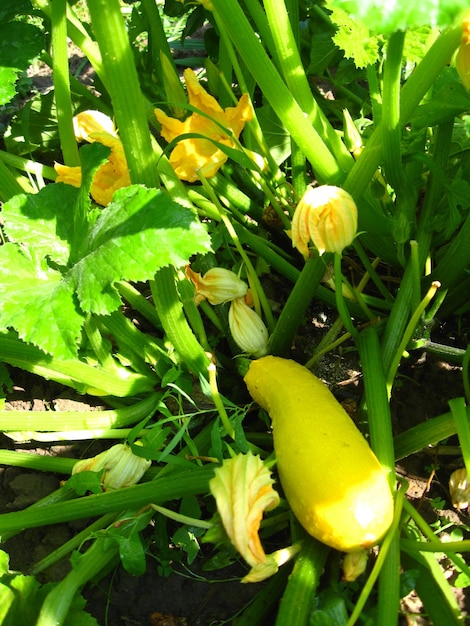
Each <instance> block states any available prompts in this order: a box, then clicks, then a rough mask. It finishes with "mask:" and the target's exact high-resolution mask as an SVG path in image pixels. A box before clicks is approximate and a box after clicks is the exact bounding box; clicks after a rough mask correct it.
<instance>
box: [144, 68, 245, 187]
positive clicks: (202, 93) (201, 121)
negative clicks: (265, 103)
mask: <svg viewBox="0 0 470 626" xmlns="http://www.w3.org/2000/svg"><path fill="white" fill-rule="evenodd" d="M184 78H185V81H186V88H187V91H188V97H189V104H191V105H192V106H193V107H195V109H197V110H196V111H195V112H194V113H192V114H191V115H190V116H189V117H187V118H186V119H185V120H184V121H183V122H182V121H181V120H178V119H176V118H173V117H169V116H168V115H167V114H166V113H164V112H163V111H162V110H161V109H155V116H156V118H157V120H158V121H159V123H160V124H161V125H162V130H161V134H162V137H163V138H164V139H165V140H166V141H168V142H169V143H170V142H171V141H173V140H174V139H176V138H178V137H179V136H180V135H183V134H186V133H195V134H197V135H202V137H192V138H191V139H182V140H181V141H179V142H178V144H177V145H176V146H175V148H174V149H173V150H172V152H171V154H170V163H171V165H172V166H173V169H174V170H175V172H176V174H177V176H178V177H179V178H180V179H181V180H186V181H188V182H194V181H196V180H199V178H198V175H197V172H198V170H201V172H202V173H203V174H204V176H205V177H206V178H210V177H211V176H214V174H216V173H217V171H218V169H219V168H220V167H221V165H223V164H224V163H225V161H226V160H227V158H228V157H227V155H226V154H225V153H224V152H223V151H222V150H220V149H219V148H218V147H217V146H216V145H215V144H214V143H213V141H217V142H218V143H221V144H224V145H226V146H228V147H230V148H236V144H235V141H234V138H235V139H238V137H239V136H240V133H241V132H242V130H243V127H244V126H245V122H249V121H250V120H251V118H252V115H253V113H252V108H251V104H250V99H249V97H248V95H247V94H243V95H242V97H241V98H240V100H239V102H238V104H237V106H236V107H228V108H226V109H225V110H224V109H222V107H221V106H220V105H219V103H218V102H217V100H216V99H215V98H214V97H213V96H211V95H209V94H208V93H207V91H206V90H205V89H204V88H203V87H201V85H200V84H199V81H198V79H197V78H196V74H195V73H194V72H193V70H192V69H189V68H188V69H186V70H185V71H184ZM203 114H204V115H203Z"/></svg>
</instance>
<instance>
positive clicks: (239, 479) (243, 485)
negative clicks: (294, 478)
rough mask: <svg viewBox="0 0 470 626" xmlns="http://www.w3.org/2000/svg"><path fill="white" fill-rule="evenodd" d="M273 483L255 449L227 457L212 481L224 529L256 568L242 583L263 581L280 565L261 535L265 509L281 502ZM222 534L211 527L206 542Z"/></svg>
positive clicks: (249, 562)
mask: <svg viewBox="0 0 470 626" xmlns="http://www.w3.org/2000/svg"><path fill="white" fill-rule="evenodd" d="M273 482H274V481H273V479H272V477H271V472H270V471H269V469H268V468H267V467H266V466H265V465H264V463H263V461H262V460H261V458H260V457H259V456H255V455H253V454H252V453H251V452H249V453H248V454H237V455H236V456H234V457H233V458H231V459H225V460H224V462H223V464H222V465H221V466H220V467H218V468H217V469H216V470H215V476H214V478H212V479H211V481H210V482H209V488H210V492H211V494H212V495H213V496H214V498H215V501H216V504H217V513H218V516H219V518H220V522H221V523H222V526H223V529H224V531H225V533H226V535H227V537H228V539H229V540H230V541H231V543H232V544H233V546H234V547H235V548H236V549H237V551H238V552H239V553H240V555H241V556H242V557H243V558H244V560H245V561H246V562H247V563H248V565H250V567H251V568H252V570H251V571H250V572H249V573H248V575H247V576H245V577H244V578H243V579H242V582H258V581H260V580H263V579H264V578H267V577H269V576H271V575H272V574H274V573H275V572H276V571H277V569H278V565H279V564H280V563H279V559H278V558H276V557H277V555H276V553H274V554H272V555H267V554H266V553H265V551H264V549H263V546H262V545H261V540H260V538H259V534H258V531H259V527H260V523H261V519H262V517H263V512H264V511H270V510H271V509H274V508H275V507H276V506H277V505H278V504H279V501H280V498H279V494H278V493H277V491H275V490H274V489H273V486H272V485H273ZM216 526H217V525H216ZM218 537H220V533H219V532H218V530H217V528H215V529H211V530H209V532H208V533H207V535H206V537H205V538H204V541H214V540H215V541H217V540H218Z"/></svg>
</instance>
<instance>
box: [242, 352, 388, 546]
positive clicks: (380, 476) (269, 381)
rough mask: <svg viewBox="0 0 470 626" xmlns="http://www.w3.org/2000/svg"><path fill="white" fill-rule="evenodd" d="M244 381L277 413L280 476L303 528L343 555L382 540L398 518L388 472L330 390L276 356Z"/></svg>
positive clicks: (265, 359) (252, 368) (253, 364)
mask: <svg viewBox="0 0 470 626" xmlns="http://www.w3.org/2000/svg"><path fill="white" fill-rule="evenodd" d="M244 380H245V382H246V385H247V387H248V391H249V392H250V395H251V397H252V398H253V400H255V401H256V402H257V403H258V404H259V405H260V406H261V407H262V408H263V409H265V410H266V411H267V412H268V413H269V415H270V417H271V420H272V426H273V436H274V452H275V454H276V459H277V467H278V471H279V478H280V481H281V484H282V487H283V490H284V493H285V496H286V499H287V501H288V502H289V505H290V507H291V509H292V511H293V512H294V515H295V516H296V517H297V519H298V520H299V522H300V523H301V524H302V526H303V527H304V528H305V530H306V531H307V532H308V533H310V534H311V535H312V536H313V537H315V538H316V539H318V540H320V541H322V542H323V543H325V544H327V545H329V546H331V547H332V548H335V549H337V550H341V551H343V552H352V551H355V550H360V549H362V548H368V547H370V546H373V545H375V544H376V543H378V542H379V540H380V539H381V538H382V537H383V535H384V534H385V533H386V531H387V530H388V528H389V527H390V524H391V522H392V518H393V497H392V493H391V490H390V487H389V483H388V480H387V474H386V472H385V470H384V468H383V467H382V466H381V465H380V463H379V461H378V460H377V457H376V456H375V455H374V453H373V452H372V450H371V448H370V446H369V444H368V443H367V441H366V440H365V438H364V437H363V435H362V434H361V432H360V431H359V430H358V428H357V427H356V425H355V424H354V422H353V421H352V419H351V418H350V417H349V415H348V414H347V413H346V411H345V410H344V409H343V407H342V406H341V405H340V403H339V402H338V401H337V400H336V398H335V397H334V396H333V394H332V393H331V391H330V390H329V389H328V387H327V386H326V385H325V384H324V383H323V382H322V381H321V380H319V379H318V378H317V377H316V376H315V375H314V374H312V373H311V372H310V371H309V370H308V369H307V368H305V367H304V366H302V365H300V364H299V363H296V362H295V361H292V360H289V359H283V358H280V357H275V356H266V357H263V358H261V359H257V360H256V361H252V362H251V364H250V366H249V369H248V372H247V374H246V375H245V378H244Z"/></svg>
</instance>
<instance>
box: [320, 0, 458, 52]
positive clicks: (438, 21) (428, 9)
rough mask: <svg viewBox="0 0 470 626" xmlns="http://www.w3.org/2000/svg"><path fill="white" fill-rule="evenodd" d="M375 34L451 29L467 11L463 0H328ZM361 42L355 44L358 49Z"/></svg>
mask: <svg viewBox="0 0 470 626" xmlns="http://www.w3.org/2000/svg"><path fill="white" fill-rule="evenodd" d="M329 2H330V4H331V6H334V7H339V8H341V9H343V10H344V11H347V12H348V13H349V14H350V15H351V16H352V17H353V18H356V19H359V20H360V21H361V22H363V23H364V24H365V25H366V26H367V27H368V28H370V29H371V30H373V31H374V32H375V33H377V34H382V35H390V34H391V33H393V32H395V31H397V30H406V29H408V28H414V27H415V26H425V25H429V26H437V27H444V26H450V25H451V24H452V23H453V21H454V20H455V19H456V18H457V17H458V16H459V15H460V14H461V13H462V12H463V11H464V10H465V9H467V8H468V3H467V2H466V0H438V1H437V2H436V0H423V1H422V2H408V0H398V1H397V2H393V3H392V2H390V3H387V2H381V1H380V0H329ZM360 43H361V42H359V41H358V45H360Z"/></svg>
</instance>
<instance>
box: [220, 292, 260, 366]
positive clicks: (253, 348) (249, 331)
mask: <svg viewBox="0 0 470 626" xmlns="http://www.w3.org/2000/svg"><path fill="white" fill-rule="evenodd" d="M228 324H229V328H230V332H231V334H232V337H233V340H234V341H235V343H236V344H237V345H238V346H239V347H240V348H241V349H242V350H243V352H246V354H250V355H253V356H254V357H256V358H259V357H261V356H264V355H265V354H266V353H267V351H268V338H269V336H268V329H267V328H266V326H265V325H264V322H263V320H262V319H261V318H260V316H259V315H258V313H256V311H254V310H253V309H252V308H250V307H249V306H248V305H247V304H246V302H245V298H235V300H232V302H231V304H230V309H229V311H228Z"/></svg>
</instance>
